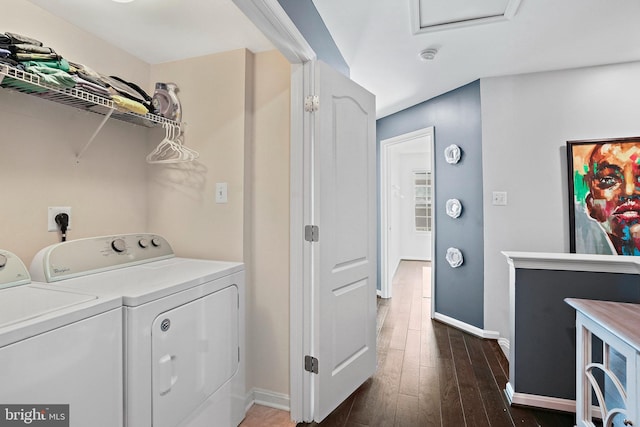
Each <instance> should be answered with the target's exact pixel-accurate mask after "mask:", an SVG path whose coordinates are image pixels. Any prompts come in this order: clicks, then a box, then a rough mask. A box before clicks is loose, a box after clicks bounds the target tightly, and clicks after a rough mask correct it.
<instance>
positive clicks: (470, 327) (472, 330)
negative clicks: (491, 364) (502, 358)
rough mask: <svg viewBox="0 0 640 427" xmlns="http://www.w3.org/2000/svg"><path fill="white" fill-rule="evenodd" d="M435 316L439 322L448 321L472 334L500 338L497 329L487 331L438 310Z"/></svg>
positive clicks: (449, 323) (492, 338)
mask: <svg viewBox="0 0 640 427" xmlns="http://www.w3.org/2000/svg"><path fill="white" fill-rule="evenodd" d="M433 318H434V319H435V320H437V321H439V322H442V323H446V324H447V325H449V326H453V327H454V328H456V329H460V330H461V331H464V332H467V333H469V334H471V335H475V336H476V337H480V338H487V339H491V340H497V339H498V338H500V333H499V332H497V331H487V330H484V329H480V328H478V327H476V326H473V325H470V324H468V323H465V322H461V321H460V320H457V319H454V318H453V317H449V316H446V315H444V314H441V313H438V312H436V313H434V314H433ZM503 351H504V350H503Z"/></svg>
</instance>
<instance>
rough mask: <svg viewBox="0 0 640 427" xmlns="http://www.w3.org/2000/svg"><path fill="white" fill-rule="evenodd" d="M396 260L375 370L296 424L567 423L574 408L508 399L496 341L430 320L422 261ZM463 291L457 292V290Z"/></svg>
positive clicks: (552, 426) (381, 315)
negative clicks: (335, 403) (319, 414)
mask: <svg viewBox="0 0 640 427" xmlns="http://www.w3.org/2000/svg"><path fill="white" fill-rule="evenodd" d="M424 267H426V268H427V271H426V273H427V274H424V277H426V278H430V273H429V272H428V268H429V263H425V262H419V261H402V262H401V264H400V266H399V268H398V271H397V272H396V275H395V276H394V280H393V298H391V299H386V300H385V299H380V298H378V349H377V352H378V369H377V371H376V374H375V375H374V377H372V378H370V379H369V380H368V381H366V382H365V383H364V384H363V385H362V386H361V387H360V388H359V389H358V390H356V391H355V392H354V393H353V394H352V395H351V396H350V397H349V398H348V399H347V400H346V401H345V402H343V403H342V405H340V406H339V407H338V408H337V409H336V410H335V411H334V412H333V413H332V414H331V415H329V416H328V417H327V418H326V419H325V420H324V421H323V422H322V423H320V424H316V423H312V424H303V423H300V424H298V426H320V427H333V426H336V427H337V426H340V427H365V426H370V427H373V426H381V427H390V426H398V427H399V426H410V427H415V426H425V427H427V426H441V427H451V426H456V427H458V426H481V427H487V426H496V427H498V426H499V427H502V426H510V427H513V426H516V425H517V426H523V427H529V426H544V427H569V426H573V418H574V417H573V415H572V414H564V413H554V412H547V411H539V410H532V409H525V408H513V407H510V406H509V405H508V404H507V401H506V397H505V395H504V392H503V390H504V387H505V384H506V381H507V377H508V372H509V369H508V362H507V360H506V358H505V357H504V355H503V354H502V351H501V350H500V348H499V346H498V344H497V343H496V342H495V341H493V340H483V339H480V338H476V337H474V336H471V335H468V334H466V333H464V332H461V331H459V330H458V329H455V328H451V327H449V326H446V325H444V324H442V323H440V322H437V321H433V320H431V319H430V310H431V307H430V306H431V299H430V298H423V294H424V295H427V296H429V295H430V294H431V292H430V290H429V283H428V281H426V282H423V268H424ZM462 297H463V296H462Z"/></svg>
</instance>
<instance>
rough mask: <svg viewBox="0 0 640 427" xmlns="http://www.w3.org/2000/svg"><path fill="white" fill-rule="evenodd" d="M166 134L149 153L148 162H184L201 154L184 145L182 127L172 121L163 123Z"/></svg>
mask: <svg viewBox="0 0 640 427" xmlns="http://www.w3.org/2000/svg"><path fill="white" fill-rule="evenodd" d="M162 127H163V128H164V130H165V135H164V138H163V139H162V141H160V144H158V146H157V147H156V148H155V149H154V150H153V151H152V152H151V153H149V154H148V155H147V163H151V164H162V163H182V162H192V161H194V160H195V159H197V158H198V157H199V156H200V154H199V153H198V152H197V151H195V150H194V149H192V148H189V147H187V146H185V145H184V135H183V134H182V129H181V128H180V127H179V126H176V125H174V124H171V123H163V124H162Z"/></svg>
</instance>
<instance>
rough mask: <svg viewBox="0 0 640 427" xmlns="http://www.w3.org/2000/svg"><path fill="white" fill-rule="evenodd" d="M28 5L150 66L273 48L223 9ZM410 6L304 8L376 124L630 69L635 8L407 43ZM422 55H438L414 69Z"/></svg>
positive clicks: (441, 5)
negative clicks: (497, 88)
mask: <svg viewBox="0 0 640 427" xmlns="http://www.w3.org/2000/svg"><path fill="white" fill-rule="evenodd" d="M29 1H31V3H34V4H36V5H38V6H40V7H42V8H43V9H45V10H47V11H49V12H50V13H53V14H54V15H58V16H60V17H62V18H63V19H66V20H67V21H69V22H71V23H73V24H74V25H76V26H79V27H81V28H83V29H85V30H86V31H89V32H91V33H93V34H95V35H97V36H98V37H101V38H103V39H105V40H108V41H109V42H111V43H112V44H114V45H116V46H119V47H121V48H122V49H124V50H126V51H128V52H130V53H132V54H133V55H135V56H137V57H139V58H140V59H142V60H144V61H146V62H148V63H151V64H155V63H160V62H166V61H172V60H179V59H184V58H188V57H194V56H200V55H206V54H210V53H216V52H221V51H226V50H232V49H237V48H241V47H247V48H249V49H250V50H252V51H254V52H260V51H264V50H268V49H272V48H273V46H272V45H271V43H270V42H269V41H268V40H267V39H266V38H265V37H264V36H263V35H262V34H261V33H260V32H259V31H258V30H257V29H256V28H255V27H254V26H253V24H252V23H251V22H250V21H249V20H248V19H247V18H246V17H245V16H244V15H243V14H242V12H240V11H239V10H238V8H237V7H236V6H235V5H234V4H233V3H232V1H231V0H206V1H204V0H136V1H134V2H132V3H126V4H122V3H115V2H113V1H111V0H29ZM413 1H417V0H313V2H314V4H315V5H316V7H317V9H318V11H319V12H320V15H321V16H322V18H323V20H324V21H325V23H326V25H327V27H328V28H329V31H330V32H331V34H332V35H333V38H334V39H335V42H336V44H337V45H338V47H339V49H340V50H341V52H342V54H343V56H344V58H345V60H346V61H347V63H348V64H349V66H350V67H351V78H352V79H353V80H355V81H356V82H358V83H359V84H360V85H362V86H364V87H365V88H367V89H368V90H369V91H371V92H373V93H374V94H375V95H376V102H377V110H378V117H383V116H386V115H388V114H391V113H393V112H396V111H399V110H401V109H404V108H406V107H409V106H411V105H415V104H417V103H419V102H422V101H424V100H427V99H430V98H433V97H434V96H437V95H440V94H442V93H444V92H447V91H449V90H451V89H454V88H456V87H459V86H461V85H464V84H466V83H469V82H472V81H474V80H477V79H478V78H481V77H490V76H500V75H508V74H519V73H527V72H533V71H544V70H552V69H564V68H573V67H581V66H587V65H596V64H607V63H616V62H626V61H635V60H640V25H638V22H639V20H640V1H638V0H521V2H520V5H519V8H518V10H517V12H516V14H515V16H514V17H513V18H512V19H511V20H508V21H502V22H494V23H489V24H483V25H477V26H471V27H466V28H455V29H448V30H444V31H435V32H428V33H421V34H417V35H414V34H413V25H412V3H411V2H413ZM485 1H486V2H488V3H490V8H492V9H495V8H496V7H499V6H500V4H504V3H507V1H505V0H485ZM422 2H423V5H422V8H421V14H422V15H424V16H423V19H425V20H428V17H429V10H430V9H429V8H433V10H434V13H436V12H437V14H438V17H436V18H435V20H436V21H439V20H442V18H441V16H448V15H447V14H451V13H452V12H453V13H454V14H455V13H457V12H462V11H463V9H462V8H461V6H460V5H464V4H465V3H466V4H472V5H474V6H473V8H472V9H473V10H472V11H471V12H469V11H468V10H466V11H465V12H464V13H467V14H469V13H472V16H475V15H477V13H478V11H477V10H476V5H477V3H478V0H422ZM493 13H495V11H494V12H493ZM467 16H468V15H467ZM447 19H448V18H447ZM428 47H435V48H438V49H439V52H438V54H437V56H436V58H435V59H434V60H433V61H428V62H424V61H422V60H420V59H419V58H418V54H419V52H420V51H422V50H423V49H425V48H428ZM639 78H640V76H639Z"/></svg>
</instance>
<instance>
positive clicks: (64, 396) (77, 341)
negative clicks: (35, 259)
mask: <svg viewBox="0 0 640 427" xmlns="http://www.w3.org/2000/svg"><path fill="white" fill-rule="evenodd" d="M122 375H123V361H122V309H121V301H120V298H119V297H105V298H98V297H97V296H95V295H90V294H86V293H82V292H75V291H69V290H66V289H62V288H60V289H58V288H52V287H51V286H48V285H46V284H40V285H38V284H35V283H32V282H31V280H30V277H29V273H28V271H27V269H26V267H25V265H24V264H23V263H22V261H21V260H20V259H19V258H18V257H17V256H16V255H15V254H13V253H11V252H9V251H5V250H0V378H1V380H0V425H5V423H7V424H11V425H13V424H14V423H13V422H12V420H13V421H15V424H20V425H26V423H28V420H27V418H29V417H32V421H31V422H34V421H46V420H51V419H57V420H60V421H61V424H60V425H69V426H71V427H86V426H89V425H90V426H96V427H97V426H101V427H113V426H122V425H123V403H122V401H123V391H122ZM57 405H69V406H68V408H62V409H61V408H56V409H54V406H57ZM67 410H68V411H67ZM20 417H23V418H24V421H25V424H21V423H19V422H18V420H20ZM50 417H51V418H50ZM63 420H64V421H63ZM64 423H67V424H64ZM56 425H58V424H56Z"/></svg>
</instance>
